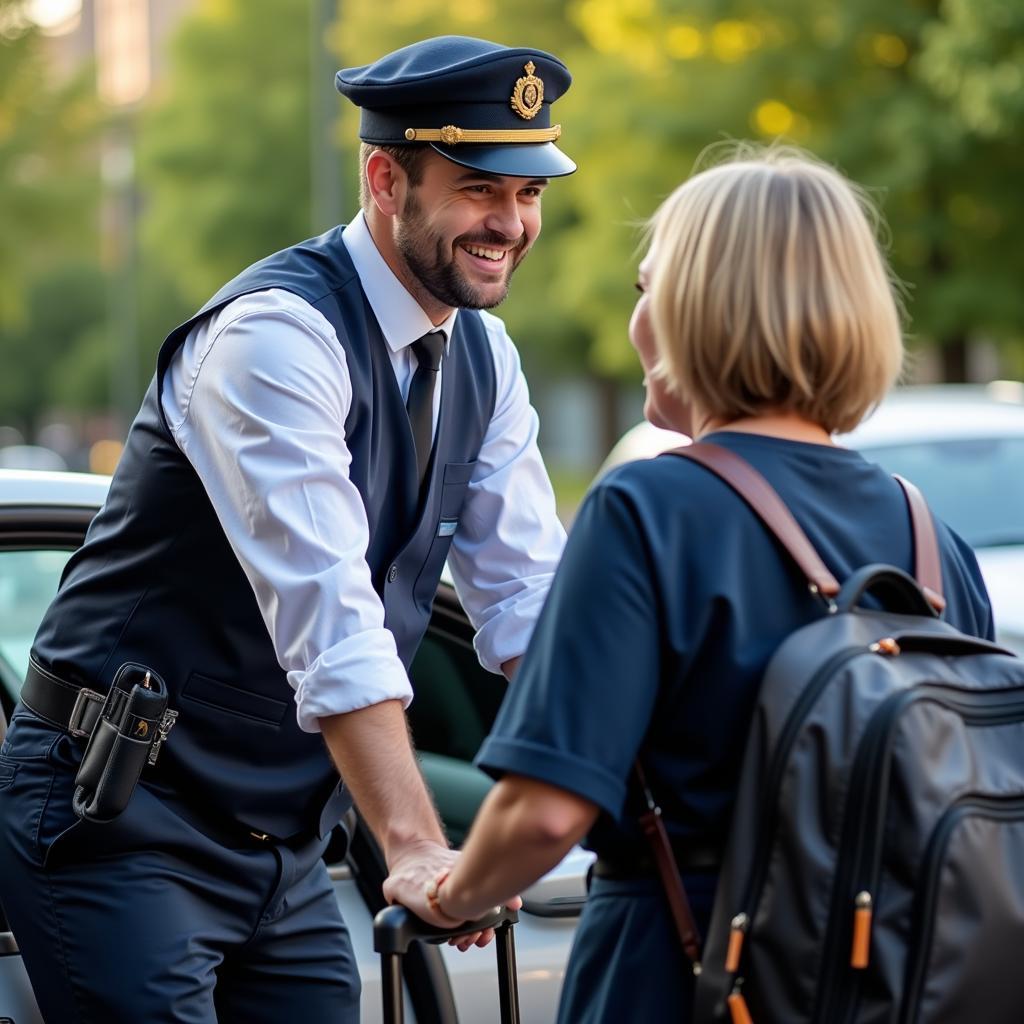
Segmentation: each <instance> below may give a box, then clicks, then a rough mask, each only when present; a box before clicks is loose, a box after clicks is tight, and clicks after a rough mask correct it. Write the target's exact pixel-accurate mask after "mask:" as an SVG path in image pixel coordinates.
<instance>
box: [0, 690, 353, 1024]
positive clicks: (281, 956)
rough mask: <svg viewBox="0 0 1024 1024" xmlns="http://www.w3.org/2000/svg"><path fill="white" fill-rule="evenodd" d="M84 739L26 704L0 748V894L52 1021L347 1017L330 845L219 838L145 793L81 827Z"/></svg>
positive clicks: (345, 963)
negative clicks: (115, 813)
mask: <svg viewBox="0 0 1024 1024" xmlns="http://www.w3.org/2000/svg"><path fill="white" fill-rule="evenodd" d="M81 746H82V745H81V741H77V740H74V739H72V737H70V736H68V735H67V734H66V733H63V732H61V731H58V730H54V729H51V728H50V727H49V726H47V725H46V724H45V723H43V722H41V721H40V720H39V719H37V718H36V717H35V716H33V715H31V714H30V713H28V712H25V711H24V710H21V711H19V712H18V713H17V714H16V715H15V717H14V720H13V722H12V723H11V728H10V731H9V732H8V735H7V738H6V740H5V742H4V744H3V747H2V749H0V894H2V900H3V905H4V909H5V910H6V911H7V915H8V917H9V919H10V921H11V926H12V929H13V931H14V934H15V937H16V938H17V940H18V944H19V946H20V948H21V951H22V955H23V957H24V961H25V966H26V968H27V970H28V974H29V978H30V979H31V981H32V987H33V989H34V990H35V993H36V998H37V1000H38V1002H39V1005H40V1009H41V1010H42V1013H43V1017H44V1018H45V1020H46V1021H47V1022H48V1024H164V1022H166V1024H214V1022H220V1024H228V1022H238V1024H242V1022H244V1024H263V1022H266V1024H271V1022H273V1024H280V1022H281V1021H289V1020H302V1021H303V1022H304V1024H356V1022H357V1021H358V1019H359V976H358V971H357V968H356V964H355V958H354V956H353V953H352V947H351V944H350V942H349V936H348V932H347V930H346V928H345V925H344V923H343V922H342V920H341V915H340V912H339V910H338V906H337V902H336V900H335V897H334V893H333V891H332V888H331V883H330V879H329V878H328V876H327V871H326V868H325V866H324V864H323V861H322V859H321V854H322V853H323V849H324V846H325V844H324V843H322V842H319V841H317V842H309V843H306V844H304V845H302V846H299V847H297V848H291V847H289V846H285V845H277V844H263V845H260V844H256V843H253V844H251V845H250V844H248V843H245V842H241V841H240V845H238V846H237V847H233V845H232V844H229V845H224V843H223V842H216V841H214V840H213V839H211V838H210V837H209V836H207V835H206V834H204V833H203V832H201V831H199V830H198V829H196V828H195V827H194V826H193V825H192V824H190V823H189V822H188V821H187V820H186V819H185V818H184V817H182V815H181V814H180V813H177V812H176V811H175V810H174V809H172V807H171V806H170V805H169V804H168V802H167V801H166V800H164V799H159V798H158V797H157V796H155V795H154V794H153V793H151V792H150V791H149V790H147V789H145V788H144V787H142V786H140V787H139V788H138V789H137V790H136V792H135V794H134V795H133V797H132V800H131V802H130V804H129V806H128V809H127V810H126V811H125V812H124V813H123V814H122V815H121V816H120V817H119V818H118V819H117V820H116V821H115V822H112V823H110V824H106V825H91V824H85V823H81V822H79V821H78V819H77V818H76V817H75V815H74V812H73V811H72V810H71V790H72V783H73V779H74V771H75V766H76V765H77V762H78V760H79V759H80V757H81Z"/></svg>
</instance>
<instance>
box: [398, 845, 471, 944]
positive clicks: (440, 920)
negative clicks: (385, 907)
mask: <svg viewBox="0 0 1024 1024" xmlns="http://www.w3.org/2000/svg"><path fill="white" fill-rule="evenodd" d="M458 858H459V855H458V853H457V852H456V851H455V850H449V849H448V847H447V846H439V845H438V844H437V843H432V842H429V841H426V840H422V841H417V842H412V843H409V844H408V845H407V846H405V847H403V849H402V851H401V852H400V853H399V854H398V856H397V857H395V859H394V860H393V861H392V862H391V863H390V864H389V865H388V869H389V871H390V874H389V875H388V877H387V878H386V879H385V880H384V899H386V900H387V901H388V903H401V904H402V906H403V907H408V909H409V910H411V911H412V912H413V913H414V914H415V915H416V916H417V917H420V918H422V919H423V920H424V921H426V922H427V923H428V924H433V925H437V927H438V928H457V927H458V926H459V925H460V924H461V923H462V922H461V921H460V920H459V919H458V918H454V917H448V916H447V915H446V914H442V913H441V912H440V911H438V910H435V909H434V907H432V906H431V905H430V903H429V902H428V900H427V888H428V887H429V886H430V885H431V883H432V882H434V881H435V880H436V879H437V878H439V877H440V876H441V875H443V874H445V873H446V872H448V871H451V869H452V868H453V867H454V866H455V862H456V860H458Z"/></svg>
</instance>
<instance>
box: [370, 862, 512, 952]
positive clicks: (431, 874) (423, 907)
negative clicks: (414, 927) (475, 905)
mask: <svg viewBox="0 0 1024 1024" xmlns="http://www.w3.org/2000/svg"><path fill="white" fill-rule="evenodd" d="M458 858H459V854H458V853H457V852H456V851H455V850H449V849H448V848H447V847H444V846H438V845H437V844H436V843H430V842H418V843H411V844H410V845H409V846H408V847H407V848H406V849H404V850H403V851H402V852H401V854H400V855H399V856H398V858H397V859H396V860H395V862H394V863H393V864H392V865H391V873H390V874H389V875H388V877H387V879H385V881H384V898H385V899H386V900H387V901H388V903H400V904H401V905H402V906H403V907H407V908H408V909H409V910H411V911H412V912H413V913H414V914H415V915H416V916H417V917H419V918H422V919H423V920H424V921H426V922H427V923H428V924H433V925H437V926H438V927H439V928H448V929H455V928H458V926H459V925H460V924H462V921H461V919H458V918H454V917H449V916H448V915H447V914H446V913H444V910H443V908H442V907H441V906H440V903H439V901H438V899H436V898H435V899H433V900H431V899H430V898H428V895H427V893H428V891H430V890H431V889H434V890H435V891H436V883H437V881H438V879H441V878H444V877H446V876H447V874H448V872H449V871H451V869H452V867H453V866H454V865H455V862H456V861H457V860H458ZM522 905H523V901H522V900H521V899H519V897H518V896H517V897H515V899H512V900H509V902H508V906H510V907H512V908H513V909H515V910H518V909H519V908H520V907H521V906H522ZM493 939H494V929H493V928H487V929H485V930H484V931H480V932H467V933H466V934H465V935H459V936H457V937H456V938H454V939H449V940H448V945H450V946H456V947H458V949H460V950H461V951H462V952H463V953H464V952H465V951H466V950H467V949H469V947H470V946H480V947H481V948H482V947H484V946H486V945H487V944H488V943H489V942H491V941H493Z"/></svg>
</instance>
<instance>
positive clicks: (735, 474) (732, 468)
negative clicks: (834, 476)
mask: <svg viewBox="0 0 1024 1024" xmlns="http://www.w3.org/2000/svg"><path fill="white" fill-rule="evenodd" d="M671 454H672V455H681V456H682V457H683V458H687V459H692V460H693V461H694V462H699V463H700V464H701V465H702V466H704V467H706V468H707V469H710V470H711V472H712V473H714V474H715V475H716V476H719V477H720V478H721V479H722V480H724V481H725V482H726V483H727V484H728V485H729V486H730V487H732V489H733V490H734V491H736V493H737V494H739V495H740V497H741V498H743V500H744V501H746V503H747V504H748V505H749V506H750V507H751V508H752V509H753V510H754V511H755V512H756V513H757V515H758V516H760V518H761V520H762V521H763V522H764V524H765V526H767V527H768V529H769V530H771V532H772V533H773V534H775V536H776V537H777V538H778V541H779V543H780V544H781V545H782V546H783V547H784V548H785V549H786V550H787V551H788V552H789V554H790V555H791V556H792V558H793V561H794V562H796V564H797V565H798V566H799V568H800V571H801V572H802V573H803V574H804V576H806V577H807V582H808V584H809V585H810V586H811V587H812V589H813V590H814V591H815V592H816V593H820V594H821V595H822V596H823V597H826V598H832V597H835V596H836V594H838V593H839V581H838V580H837V579H836V578H835V576H833V575H832V573H831V572H829V570H828V567H827V566H826V565H825V563H824V562H823V561H822V560H821V558H820V557H819V556H818V552H817V551H815V550H814V546H813V545H812V544H811V542H810V541H809V540H808V539H807V534H806V533H804V531H803V530H802V529H801V528H800V524H799V523H798V522H797V521H796V520H795V519H794V518H793V513H792V512H790V511H789V509H788V508H786V506H785V504H784V503H783V501H782V499H781V498H780V497H779V496H778V494H776V493H775V489H774V488H773V487H772V485H771V484H770V483H768V481H767V480H765V478H764V477H763V476H761V474H760V473H759V472H758V471H757V470H756V469H754V467H753V466H751V465H750V463H749V462H747V461H746V459H744V458H741V457H740V456H739V455H737V454H735V452H731V451H729V449H728V448H723V447H722V446H721V445H717V444H710V443H708V442H705V441H699V442H697V443H696V444H691V445H687V446H686V447H685V448H675V449H673V451H672V452H671Z"/></svg>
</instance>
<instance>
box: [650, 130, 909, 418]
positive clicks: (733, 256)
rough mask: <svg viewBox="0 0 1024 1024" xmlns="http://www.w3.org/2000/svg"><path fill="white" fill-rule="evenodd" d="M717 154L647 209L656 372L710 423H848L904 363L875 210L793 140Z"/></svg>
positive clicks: (896, 293)
mask: <svg viewBox="0 0 1024 1024" xmlns="http://www.w3.org/2000/svg"><path fill="white" fill-rule="evenodd" d="M718 152H719V154H720V152H721V150H720V149H719V151H718ZM729 156H730V159H729V160H728V162H725V163H718V164H717V165H716V166H713V167H710V168H709V169H707V170H703V171H701V172H700V173H698V174H696V175H695V176H694V177H692V178H690V180H689V181H687V182H685V183H684V184H682V185H680V186H679V188H677V189H676V190H675V192H673V193H672V195H670V196H669V197H668V199H666V200H665V201H664V203H662V205H661V207H660V208H659V209H658V210H657V212H656V213H655V214H654V217H653V218H652V221H651V224H650V232H649V236H650V243H651V257H652V258H651V273H650V278H649V288H648V291H649V297H650V315H651V324H652V327H653V330H654V337H655V342H656V345H657V352H658V357H659V359H658V366H657V367H656V368H655V373H656V374H657V375H658V376H659V377H661V378H662V380H663V381H664V382H665V384H666V385H667V386H668V388H669V390H671V391H672V392H673V393H676V394H679V395H680V396H682V397H683V398H684V399H688V400H692V401H694V402H695V403H696V405H697V406H698V409H699V412H701V413H703V414H704V415H706V416H709V417H711V418H714V419H717V420H726V421H729V420H734V419H739V418H741V417H745V416H757V415H763V414H765V413H767V412H773V411H774V412H777V411H792V412H795V413H797V414H798V415H800V416H803V417H804V418H806V419H808V420H810V421H812V422H814V423H817V424H819V425H820V426H822V427H824V428H825V429H826V430H828V431H830V432H833V431H836V432H844V431H847V430H851V429H853V427H855V426H856V425H857V424H858V423H859V422H860V421H861V419H863V417H864V416H865V414H866V413H867V412H868V411H869V410H871V409H872V408H873V407H874V406H875V405H876V404H877V403H878V402H879V401H880V400H881V399H882V397H883V396H884V395H885V393H886V391H888V389H889V388H890V387H891V386H892V385H893V383H894V382H895V380H896V378H897V377H898V376H899V374H900V370H901V367H902V362H903V341H902V333H901V314H902V305H901V301H900V298H901V293H900V285H899V283H898V282H897V281H896V279H895V278H894V277H893V276H892V275H891V273H890V271H889V269H888V266H887V263H886V260H885V257H884V255H883V253H882V250H881V247H880V245H879V242H878V240H877V230H878V228H879V227H880V225H881V220H880V217H879V215H878V214H877V212H876V210H875V209H874V207H873V205H872V204H871V202H870V201H869V200H868V198H867V197H866V195H865V194H864V193H863V192H862V191H861V190H860V189H859V188H858V187H857V186H855V185H853V184H852V183H851V182H849V181H847V180H846V179H845V178H844V177H843V176H842V175H841V174H839V172H838V171H835V170H834V169H832V168H831V167H828V166H826V165H824V164H822V163H820V162H818V161H817V160H815V159H814V158H813V157H810V156H809V155H807V154H805V153H803V152H801V151H800V150H797V149H794V148H791V147H782V146H773V147H769V148H761V149H755V148H753V147H751V146H749V145H745V146H742V147H739V148H737V147H736V146H735V145H733V146H732V147H731V151H730V154H729Z"/></svg>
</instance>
